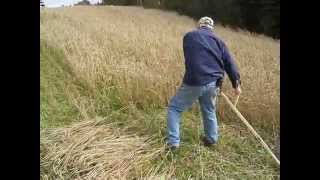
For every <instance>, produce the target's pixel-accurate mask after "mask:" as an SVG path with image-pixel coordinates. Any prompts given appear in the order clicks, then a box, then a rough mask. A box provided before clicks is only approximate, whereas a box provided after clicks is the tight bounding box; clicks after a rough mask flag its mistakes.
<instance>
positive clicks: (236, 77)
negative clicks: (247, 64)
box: [222, 42, 241, 88]
mask: <svg viewBox="0 0 320 180" xmlns="http://www.w3.org/2000/svg"><path fill="white" fill-rule="evenodd" d="M222 47H223V61H224V68H225V71H226V72H227V74H228V76H229V79H230V81H231V83H232V87H233V88H237V87H238V86H239V85H240V84H241V80H240V73H239V70H238V67H237V66H236V64H235V61H234V59H233V58H232V56H231V55H230V52H229V50H228V48H227V46H226V45H225V44H224V43H223V42H222Z"/></svg>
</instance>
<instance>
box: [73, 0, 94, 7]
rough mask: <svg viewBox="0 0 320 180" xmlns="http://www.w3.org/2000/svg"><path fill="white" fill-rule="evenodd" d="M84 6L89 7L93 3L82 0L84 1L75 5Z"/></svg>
mask: <svg viewBox="0 0 320 180" xmlns="http://www.w3.org/2000/svg"><path fill="white" fill-rule="evenodd" d="M83 5H87V6H88V5H91V3H90V1H88V0H82V1H80V2H78V3H76V4H75V6H83Z"/></svg>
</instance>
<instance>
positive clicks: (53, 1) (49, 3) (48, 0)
mask: <svg viewBox="0 0 320 180" xmlns="http://www.w3.org/2000/svg"><path fill="white" fill-rule="evenodd" d="M79 1H81V0H43V2H44V4H45V6H46V7H59V6H62V5H65V6H68V5H72V4H75V3H77V2H79ZM89 1H90V3H91V4H93V3H94V4H95V3H97V2H101V1H102V0H89Z"/></svg>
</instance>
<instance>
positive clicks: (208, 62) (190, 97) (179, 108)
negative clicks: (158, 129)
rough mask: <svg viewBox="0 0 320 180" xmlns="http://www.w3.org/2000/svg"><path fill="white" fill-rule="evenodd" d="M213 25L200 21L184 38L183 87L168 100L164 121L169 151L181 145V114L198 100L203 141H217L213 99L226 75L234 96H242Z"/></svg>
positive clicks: (234, 69) (237, 77)
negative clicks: (166, 117) (225, 74)
mask: <svg viewBox="0 0 320 180" xmlns="http://www.w3.org/2000/svg"><path fill="white" fill-rule="evenodd" d="M213 29H214V22H213V20H212V19H211V18H209V17H202V18H201V19H200V20H199V22H198V28H197V29H196V30H194V31H191V32H188V33H186V34H185V36H184V38H183V51H184V57H185V74H184V78H183V83H182V85H181V87H180V88H179V89H178V92H177V93H176V95H175V96H174V97H173V98H172V99H171V100H170V104H169V106H168V120H167V144H168V146H169V148H170V149H176V148H178V147H179V145H180V137H179V126H180V117H181V113H182V112H184V111H185V110H187V109H188V108H190V107H191V105H192V104H193V103H194V102H195V101H196V100H199V103H200V109H201V114H202V119H203V126H204V133H205V136H204V137H202V141H203V143H204V145H205V146H211V145H212V144H215V143H217V141H218V124H217V117H216V107H215V106H216V104H215V101H216V96H217V93H218V91H219V88H220V86H221V84H222V80H223V78H224V72H225V71H226V72H227V74H228V76H229V79H230V81H231V83H232V86H233V88H234V90H235V94H236V95H239V94H240V93H241V88H240V83H241V81H240V74H239V72H238V69H237V67H236V64H235V63H234V60H233V59H232V57H231V55H230V54H229V51H228V49H227V47H226V45H225V43H224V42H223V41H222V40H221V39H219V38H218V37H217V36H216V35H215V34H214V33H213Z"/></svg>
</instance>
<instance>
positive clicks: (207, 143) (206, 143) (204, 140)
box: [201, 136, 216, 147]
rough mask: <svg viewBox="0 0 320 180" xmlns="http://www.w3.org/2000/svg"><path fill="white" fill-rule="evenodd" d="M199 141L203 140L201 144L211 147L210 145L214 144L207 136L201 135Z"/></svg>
mask: <svg viewBox="0 0 320 180" xmlns="http://www.w3.org/2000/svg"><path fill="white" fill-rule="evenodd" d="M201 141H202V142H203V145H204V146H206V147H211V146H212V145H214V144H216V143H213V142H210V141H209V140H208V138H206V137H205V136H202V137H201Z"/></svg>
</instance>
